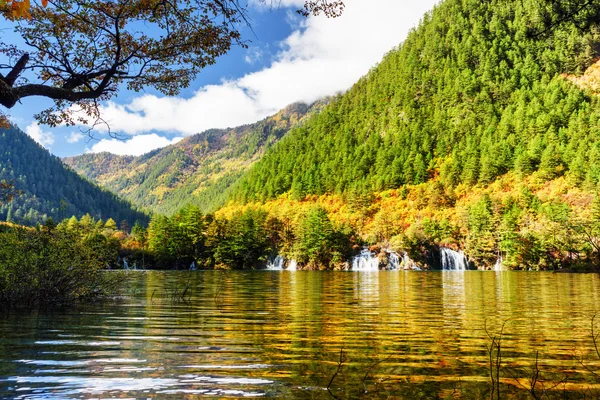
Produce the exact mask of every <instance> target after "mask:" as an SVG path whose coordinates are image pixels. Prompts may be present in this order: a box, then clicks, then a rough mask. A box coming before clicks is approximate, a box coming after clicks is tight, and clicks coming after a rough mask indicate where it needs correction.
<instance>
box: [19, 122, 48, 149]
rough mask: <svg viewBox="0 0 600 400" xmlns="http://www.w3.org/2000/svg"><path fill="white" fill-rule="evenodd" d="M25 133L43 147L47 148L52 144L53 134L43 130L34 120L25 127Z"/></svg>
mask: <svg viewBox="0 0 600 400" xmlns="http://www.w3.org/2000/svg"><path fill="white" fill-rule="evenodd" d="M25 133H26V134H28V135H29V136H30V137H31V138H32V139H33V140H35V141H36V142H38V143H39V144H41V145H42V146H44V147H45V148H49V147H50V146H52V145H53V144H54V135H53V134H52V133H51V132H45V131H43V130H42V128H40V126H39V125H38V124H37V123H35V122H32V123H31V124H29V125H28V126H27V128H25Z"/></svg>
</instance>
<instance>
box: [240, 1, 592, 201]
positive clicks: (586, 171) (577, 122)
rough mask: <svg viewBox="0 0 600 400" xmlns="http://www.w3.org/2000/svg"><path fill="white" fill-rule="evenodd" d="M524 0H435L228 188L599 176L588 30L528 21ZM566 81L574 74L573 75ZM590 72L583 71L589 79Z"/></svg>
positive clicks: (312, 189)
mask: <svg viewBox="0 0 600 400" xmlns="http://www.w3.org/2000/svg"><path fill="white" fill-rule="evenodd" d="M537 7H539V4H538V3H537V2H536V1H534V0H526V1H520V0H519V1H516V0H514V1H503V2H498V1H483V2H482V1H476V0H460V1H459V0H446V1H444V2H442V3H441V4H440V5H438V6H437V7H436V8H435V9H434V10H433V11H432V12H430V13H429V14H427V15H426V16H425V17H424V19H423V21H422V23H421V24H420V25H419V27H418V28H416V29H415V30H414V31H412V32H411V33H410V34H409V36H408V38H407V39H406V41H405V42H404V43H403V44H402V45H400V46H399V47H398V48H397V49H394V50H393V51H391V52H390V53H389V54H387V55H386V56H385V58H384V59H383V60H382V61H381V63H380V64H379V65H377V66H376V67H375V68H373V69H372V70H371V71H370V72H369V73H368V74H367V75H366V76H365V77H363V78H362V79H360V81H358V82H357V83H356V84H355V85H354V86H353V87H352V88H351V89H350V90H349V91H348V92H347V93H345V94H344V95H343V96H341V97H339V98H337V99H335V100H334V101H332V102H331V104H329V105H328V106H327V107H325V108H324V109H323V110H322V112H320V113H319V114H317V115H314V116H312V117H311V118H310V119H309V120H308V121H307V122H306V123H305V124H303V125H302V126H300V127H297V128H295V129H293V130H292V131H291V132H290V133H289V134H288V135H287V136H286V137H285V138H283V139H282V140H281V141H280V142H279V143H277V144H276V145H275V146H273V147H272V148H271V149H270V151H268V152H267V153H266V154H265V156H264V157H263V158H262V159H261V160H260V162H258V163H257V164H256V165H255V166H253V168H252V169H251V170H250V171H249V173H248V174H247V175H246V176H245V177H244V178H243V179H242V180H241V182H239V183H238V184H236V187H235V189H234V190H233V191H232V192H231V196H232V198H233V199H235V200H237V201H241V202H253V201H264V200H267V199H272V198H275V197H276V196H278V195H280V194H283V193H286V192H290V193H291V194H292V195H293V197H294V198H297V199H301V198H303V197H304V196H305V195H309V194H324V193H333V194H347V193H363V194H364V193H372V192H377V191H383V190H387V189H394V188H398V187H400V186H402V185H406V184H420V183H423V182H427V181H430V180H437V181H438V182H440V183H441V184H442V185H443V187H444V188H446V189H448V188H453V187H456V186H457V185H459V184H466V185H469V186H472V185H477V184H479V185H487V184H490V183H492V182H493V181H494V180H495V179H496V178H497V177H499V176H501V175H503V174H506V173H507V172H509V171H513V172H515V173H517V174H518V175H520V176H529V175H531V174H533V173H537V174H538V175H540V176H541V177H543V178H546V179H551V178H556V177H558V176H565V177H567V178H568V179H569V180H570V181H572V182H574V183H576V184H585V185H587V186H588V187H595V186H596V185H597V184H598V182H599V180H600V136H599V135H598V128H597V126H598V120H599V118H600V112H599V111H600V108H599V107H598V100H597V98H596V97H595V96H594V95H593V93H592V91H591V90H588V89H585V88H583V89H582V85H583V84H584V83H585V82H588V86H589V85H590V84H589V82H590V80H589V79H585V76H584V77H581V74H582V73H583V72H584V71H586V69H587V68H588V67H590V66H592V65H593V64H594V62H595V61H596V60H598V57H599V56H600V36H599V34H598V31H597V30H593V29H590V30H588V31H585V32H581V31H579V30H578V29H577V28H576V27H575V26H573V25H572V24H565V25H564V26H562V27H560V28H557V29H556V30H555V31H554V32H552V33H551V34H549V35H546V36H537V35H535V34H534V33H533V30H534V29H535V26H536V25H535V24H536V18H537V17H536V15H537V14H536V9H537ZM573 82H575V84H573ZM591 82H592V84H593V80H591Z"/></svg>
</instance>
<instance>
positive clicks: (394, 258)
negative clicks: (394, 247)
mask: <svg viewBox="0 0 600 400" xmlns="http://www.w3.org/2000/svg"><path fill="white" fill-rule="evenodd" d="M388 260H389V261H388V267H390V268H389V269H394V270H396V269H401V268H400V262H401V261H400V255H399V254H398V253H396V252H395V251H391V252H389V253H388Z"/></svg>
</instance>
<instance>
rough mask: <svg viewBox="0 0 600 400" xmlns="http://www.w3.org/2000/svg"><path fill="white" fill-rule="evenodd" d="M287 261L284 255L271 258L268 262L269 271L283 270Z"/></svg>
mask: <svg viewBox="0 0 600 400" xmlns="http://www.w3.org/2000/svg"><path fill="white" fill-rule="evenodd" d="M284 263H285V258H283V257H282V256H279V255H278V256H277V257H275V258H274V259H272V260H269V262H268V263H267V270H268V271H281V270H282V269H283V264H284Z"/></svg>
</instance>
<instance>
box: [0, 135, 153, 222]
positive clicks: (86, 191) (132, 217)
mask: <svg viewBox="0 0 600 400" xmlns="http://www.w3.org/2000/svg"><path fill="white" fill-rule="evenodd" d="M0 181H7V182H9V183H11V184H12V185H14V188H15V189H16V190H18V191H20V194H18V195H17V196H15V198H14V200H13V201H12V202H10V203H7V202H0V220H2V221H7V220H8V221H13V222H17V223H22V224H27V225H34V224H36V223H42V222H44V221H45V219H46V218H47V217H52V218H54V219H55V220H60V219H63V218H67V217H70V216H72V215H75V216H77V217H81V216H82V215H84V214H86V213H89V214H90V215H91V216H93V217H94V218H96V219H104V220H106V219H108V218H113V219H114V220H116V221H117V222H119V221H122V220H126V221H128V223H129V224H130V226H131V225H133V223H134V222H135V221H140V222H142V223H143V222H146V221H147V220H148V216H147V215H146V214H144V213H142V212H140V211H137V210H135V209H134V208H133V207H132V205H131V204H130V203H128V202H127V201H124V200H122V199H119V198H118V197H117V196H116V195H114V194H112V193H110V192H108V191H106V190H104V189H101V188H99V187H98V186H96V185H94V184H93V183H91V182H89V181H87V180H86V179H84V178H82V177H80V176H79V175H77V173H75V172H74V171H72V170H71V169H70V168H69V167H67V166H66V165H64V164H63V163H62V162H61V161H60V159H59V158H57V157H55V156H53V155H51V154H50V153H49V152H48V151H47V150H46V149H44V148H42V147H41V146H40V145H38V144H37V143H36V142H35V141H34V140H33V139H31V138H30V137H29V136H27V135H26V134H25V133H23V132H22V131H20V130H19V129H17V128H14V127H13V128H10V129H5V130H1V131H0Z"/></svg>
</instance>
